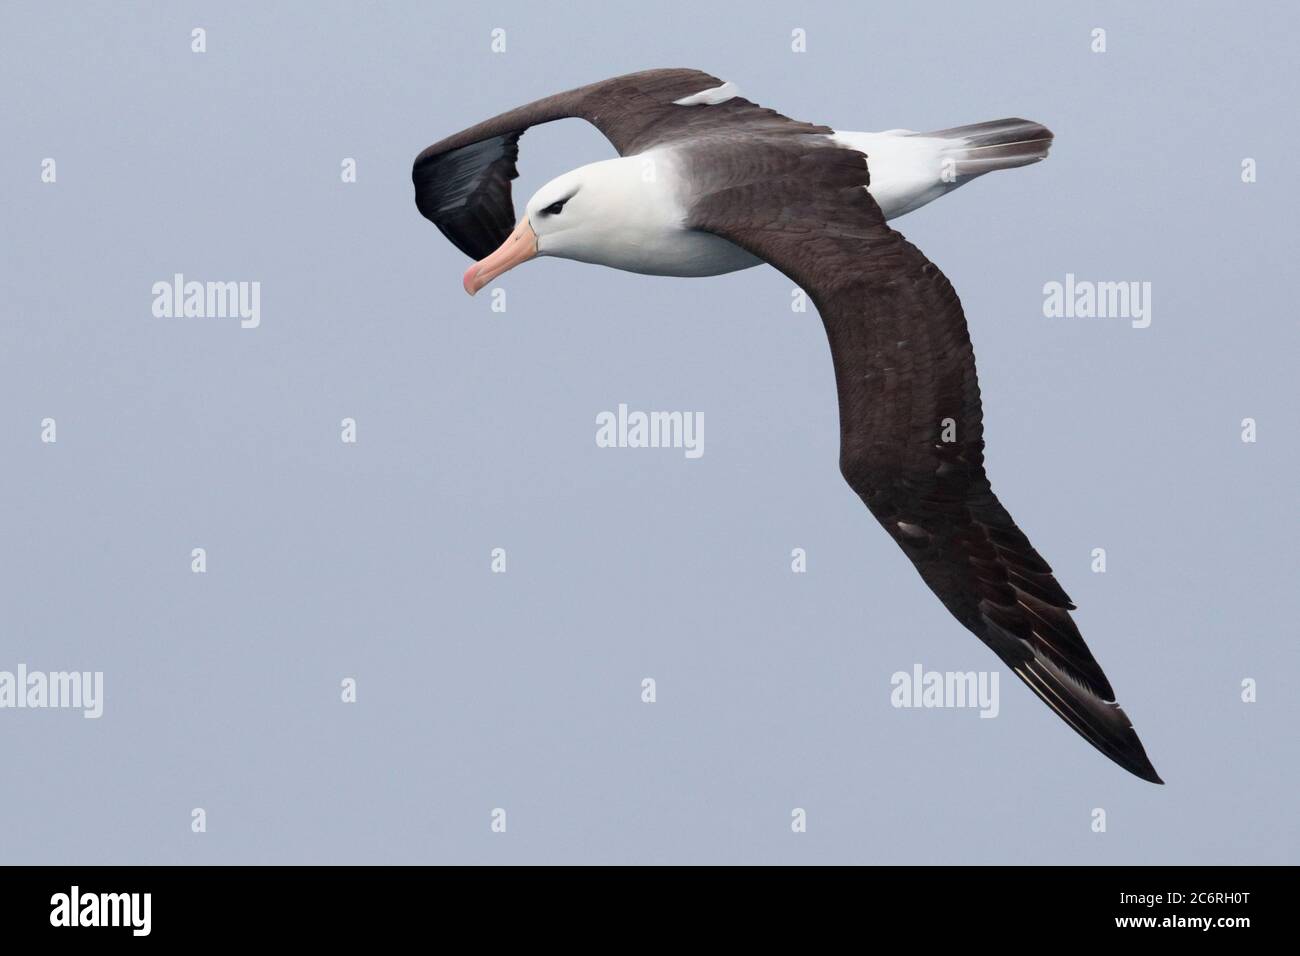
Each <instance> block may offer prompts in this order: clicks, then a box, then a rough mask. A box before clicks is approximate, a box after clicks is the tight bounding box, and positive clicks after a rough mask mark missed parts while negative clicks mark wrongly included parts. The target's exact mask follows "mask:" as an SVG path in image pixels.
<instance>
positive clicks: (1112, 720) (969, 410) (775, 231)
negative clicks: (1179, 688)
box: [690, 137, 1161, 783]
mask: <svg viewBox="0 0 1300 956" xmlns="http://www.w3.org/2000/svg"><path fill="white" fill-rule="evenodd" d="M823 144H824V145H823ZM725 150H726V147H725V145H724V144H721V143H716V144H712V145H703V146H701V153H699V154H698V155H697V156H695V157H693V159H692V162H691V164H690V168H691V170H692V171H693V173H695V174H696V175H695V188H696V195H695V197H694V199H693V201H692V225H694V226H695V227H696V228H699V229H703V230H706V231H708V232H712V233H715V234H717V235H719V236H722V237H724V238H726V239H728V240H730V241H731V242H733V243H735V244H737V245H739V246H741V247H743V248H744V249H746V250H747V251H749V252H751V253H753V254H754V255H757V256H760V257H761V258H763V259H765V260H766V261H768V262H769V263H771V264H772V265H774V266H775V267H776V268H778V269H780V270H781V271H782V272H784V273H785V274H786V275H788V276H789V277H790V278H791V279H793V280H794V281H795V282H797V283H798V284H799V285H800V286H801V287H802V288H803V289H804V290H805V291H806V292H807V293H808V294H809V296H810V297H811V298H812V300H813V301H814V303H816V305H817V309H818V311H819V312H820V313H821V317H822V321H823V323H824V324H825V326H826V333H827V336H828V337H829V339H830V346H831V356H832V360H833V363H834V366H835V378H836V384H837V386H838V390H839V406H840V443H841V450H840V469H841V471H842V472H843V474H844V477H845V479H847V481H848V483H849V486H850V487H852V488H853V490H854V491H856V492H857V493H858V495H859V496H860V497H861V498H862V500H863V502H865V503H866V505H867V507H868V508H869V509H870V510H871V513H872V514H873V515H875V517H876V520H878V521H879V522H880V524H881V525H882V526H883V527H884V529H885V531H887V532H888V533H889V535H890V536H891V537H892V538H893V539H894V540H895V541H896V542H897V543H898V546H899V547H900V548H902V550H903V552H904V553H905V554H906V555H907V556H908V557H909V558H910V559H911V560H912V563H913V564H914V565H916V569H917V570H918V571H919V572H920V573H921V577H922V578H923V579H924V580H925V583H926V584H927V585H929V587H930V589H931V590H932V591H934V593H935V595H936V596H937V597H938V598H939V600H940V601H942V602H943V603H944V606H945V607H947V608H948V610H949V611H951V612H952V614H953V616H954V617H956V618H957V620H959V621H961V623H962V624H964V625H965V626H966V627H967V628H969V629H970V630H971V631H972V632H973V633H974V634H975V635H976V636H977V637H979V638H980V640H982V641H984V643H985V644H987V645H988V646H989V647H991V648H992V649H993V650H994V651H995V652H996V653H997V654H998V656H999V657H1001V658H1002V660H1003V661H1005V662H1006V663H1007V665H1008V666H1009V667H1010V668H1011V669H1012V670H1013V671H1015V673H1016V675H1017V676H1019V677H1020V679H1021V680H1023V681H1024V682H1025V683H1026V684H1028V685H1029V687H1030V689H1032V690H1033V691H1034V693H1036V694H1037V695H1038V696H1039V697H1040V698H1042V699H1043V700H1044V701H1045V702H1046V703H1047V704H1048V705H1049V706H1050V707H1051V708H1052V709H1053V710H1054V711H1056V713H1057V714H1058V715H1060V717H1061V718H1062V719H1064V720H1065V722H1066V723H1068V724H1069V725H1070V726H1071V727H1073V728H1074V729H1075V730H1076V731H1078V733H1079V734H1080V735H1081V736H1083V737H1084V739H1086V740H1087V741H1088V742H1089V743H1091V744H1092V745H1093V746H1094V747H1096V748H1097V749H1098V750H1100V751H1101V752H1102V753H1104V754H1105V755H1106V756H1107V757H1110V758H1111V759H1112V760H1114V761H1115V762H1116V763H1118V764H1119V765H1120V766H1121V767H1124V768H1125V769H1126V770H1129V771H1131V772H1133V773H1134V774H1136V775H1137V776H1139V777H1141V778H1142V779H1144V780H1150V781H1152V782H1154V783H1160V782H1161V781H1160V778H1159V777H1158V776H1157V775H1156V772H1155V769H1154V768H1153V767H1152V766H1151V762H1150V760H1148V759H1147V755H1146V752H1145V751H1144V750H1143V748H1142V743H1141V741H1139V740H1138V737H1137V734H1136V733H1134V731H1133V728H1132V725H1131V724H1130V722H1129V719H1128V717H1127V716H1125V714H1124V711H1123V710H1121V709H1120V707H1119V705H1118V704H1116V703H1115V693H1114V691H1112V690H1111V686H1110V682H1109V681H1107V679H1106V675H1105V674H1104V673H1102V670H1101V667H1100V666H1099V665H1098V664H1097V661H1096V660H1095V659H1094V658H1093V656H1092V654H1091V652H1090V651H1089V650H1088V647H1087V645H1086V644H1085V643H1084V641H1083V638H1082V636H1081V635H1080V634H1079V631H1078V629H1077V628H1076V627H1075V624H1074V621H1073V620H1072V619H1071V617H1070V614H1069V611H1070V610H1071V609H1072V608H1073V607H1074V605H1073V604H1072V603H1071V601H1070V599H1069V597H1068V596H1067V595H1066V593H1065V591H1063V590H1062V589H1061V586H1060V585H1059V584H1058V583H1057V582H1056V579H1055V578H1054V577H1053V576H1052V569H1051V568H1050V567H1049V566H1048V564H1047V562H1046V561H1044V560H1043V559H1042V557H1041V556H1040V555H1039V554H1038V552H1037V551H1035V550H1034V548H1033V546H1032V545H1030V543H1029V540H1028V539H1027V538H1026V537H1025V535H1024V534H1023V533H1022V532H1021V531H1020V529H1019V528H1017V527H1016V524H1015V522H1014V521H1012V519H1011V515H1009V514H1008V513H1007V510H1006V509H1005V508H1003V507H1002V505H1001V504H1000V503H999V502H998V499H997V498H996V497H995V496H994V494H993V491H992V489H991V487H990V485H989V480H988V477H987V476H986V475H985V473H984V439H983V425H982V412H981V408H980V393H979V384H978V382H977V381H976V377H975V356H974V354H973V352H972V350H971V343H970V337H969V335H968V334H967V330H966V319H965V316H964V315H963V314H962V308H961V303H960V302H959V301H958V300H957V294H956V293H955V292H954V291H953V289H952V286H951V285H950V284H949V282H948V280H947V279H946V278H944V276H943V273H941V272H940V271H939V270H938V269H937V268H936V267H935V266H934V265H933V264H932V263H931V262H929V261H928V260H927V259H926V258H925V256H923V255H922V254H921V253H920V252H919V251H917V249H916V248H915V247H913V246H912V245H911V244H910V243H908V242H907V241H906V240H905V239H904V238H903V237H902V236H901V235H899V234H898V233H897V232H895V231H893V230H892V229H890V228H889V227H888V226H886V225H885V221H884V217H883V215H882V214H881V212H880V209H879V207H878V206H877V205H876V204H875V202H874V201H873V200H872V199H871V198H870V196H869V195H868V193H867V192H866V190H865V189H863V188H862V187H863V186H864V185H866V183H867V169H866V162H865V161H864V158H863V156H862V155H861V154H859V153H855V152H853V151H851V150H847V149H842V148H839V147H835V146H832V145H829V144H827V143H826V141H825V140H824V139H821V138H813V137H809V138H807V142H804V143H801V144H798V145H796V144H791V143H789V142H786V141H776V140H774V141H771V142H768V143H765V144H762V145H756V144H754V143H749V144H747V145H746V148H745V151H744V155H740V154H737V153H735V152H734V151H733V153H732V154H731V155H729V156H728V155H724V153H725ZM710 153H711V155H710Z"/></svg>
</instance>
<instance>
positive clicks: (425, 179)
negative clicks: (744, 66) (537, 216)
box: [411, 69, 831, 259]
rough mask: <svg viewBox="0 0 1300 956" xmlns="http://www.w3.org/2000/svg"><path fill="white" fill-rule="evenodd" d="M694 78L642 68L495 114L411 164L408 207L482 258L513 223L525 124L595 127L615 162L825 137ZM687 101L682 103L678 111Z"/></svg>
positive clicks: (714, 82)
mask: <svg viewBox="0 0 1300 956" xmlns="http://www.w3.org/2000/svg"><path fill="white" fill-rule="evenodd" d="M723 86H724V84H723V82H722V80H719V79H718V78H717V77H715V76H710V75H709V74H708V73H703V72H701V71H699V70H685V69H674V70H646V71H644V72H641V73H630V74H628V75H626V76H620V77H615V78H614V79H610V80H603V81H601V82H599V83H593V84H591V85H589V86H583V87H579V88H578V89H575V90H569V91H568V92H566V93H557V94H556V95H554V96H548V97H546V98H544V99H540V100H537V101H536V102H533V103H529V104H528V105H527V106H521V107H519V108H518V109H513V110H510V111H509V112H508V113H502V114H501V115H500V116H496V117H493V118H492V119H490V120H486V121H484V122H482V123H478V124H476V125H474V126H471V127H470V128H469V129H466V130H462V131H461V132H459V133H457V134H455V135H454V136H449V137H447V138H446V139H444V140H441V141H440V142H437V143H434V144H433V145H432V146H430V147H429V148H428V149H426V150H424V151H423V152H422V153H420V155H419V156H417V157H416V159H415V165H414V167H413V169H412V171H411V178H412V180H413V182H414V184H415V204H416V206H417V207H418V208H419V210H420V212H421V214H423V215H424V217H425V218H426V219H429V220H430V221H431V222H433V223H434V225H436V226H437V227H438V228H439V229H440V230H441V231H442V233H443V235H445V236H446V237H447V238H448V239H449V240H451V242H452V243H453V244H454V245H455V246H456V248H458V249H460V250H461V251H462V252H464V253H465V254H466V255H468V256H470V257H472V258H474V259H482V258H484V257H485V256H487V255H488V254H489V253H491V252H492V250H494V249H496V248H497V247H498V246H499V245H500V244H501V243H502V242H504V241H505V239H506V237H507V236H508V235H509V234H510V230H511V229H512V228H514V225H515V221H516V218H515V213H514V204H513V202H512V200H511V195H510V181H511V180H512V179H515V178H516V177H517V176H518V175H519V171H518V169H517V168H516V160H517V159H518V156H519V138H520V137H521V136H522V135H523V134H524V131H525V130H527V129H528V128H529V127H530V126H536V125H538V124H539V123H549V122H551V121H553V120H558V119H566V118H578V119H584V120H586V121H587V122H589V123H591V124H592V125H594V126H595V127H596V128H597V129H599V130H600V131H601V133H603V134H604V136H605V138H606V139H608V140H609V141H610V142H611V143H612V144H613V145H614V148H615V149H617V150H618V152H619V154H620V155H624V156H627V155H632V154H635V153H640V152H643V151H645V150H646V149H649V148H650V147H652V146H655V145H659V144H662V143H666V142H671V141H673V140H676V139H686V138H691V137H694V136H698V135H700V134H701V133H703V132H710V133H722V134H723V135H725V132H726V130H727V129H728V128H734V129H741V128H743V129H745V130H747V131H751V132H762V133H764V134H765V135H766V134H772V135H781V134H786V133H829V132H831V130H830V129H829V128H827V127H823V126H814V125H813V124H811V123H799V122H796V121H795V120H791V119H788V118H786V117H784V116H781V115H780V114H779V113H776V112H773V111H772V110H769V109H764V108H763V107H761V106H757V105H755V104H754V103H751V102H750V101H749V100H746V99H743V98H741V97H740V96H734V95H730V90H727V91H725V92H723V93H722V94H720V95H721V96H726V99H724V100H722V101H720V102H716V103H715V102H712V99H713V98H710V97H703V98H697V96H698V94H700V93H703V92H704V91H706V90H715V89H718V88H720V87H723ZM678 100H687V101H688V102H687V103H678V102H677V101H678Z"/></svg>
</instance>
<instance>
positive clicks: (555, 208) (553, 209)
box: [542, 199, 568, 216]
mask: <svg viewBox="0 0 1300 956" xmlns="http://www.w3.org/2000/svg"><path fill="white" fill-rule="evenodd" d="M566 202H568V200H567V199H561V200H560V201H559V202H553V203H551V204H550V205H549V206H547V207H546V208H545V209H543V210H542V212H544V213H546V215H548V216H558V215H559V214H560V213H561V212H562V211H563V210H564V204H565V203H566Z"/></svg>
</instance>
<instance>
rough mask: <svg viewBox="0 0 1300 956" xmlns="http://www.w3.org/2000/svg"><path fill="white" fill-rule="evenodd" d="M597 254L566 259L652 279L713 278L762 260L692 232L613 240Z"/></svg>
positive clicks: (709, 235)
mask: <svg viewBox="0 0 1300 956" xmlns="http://www.w3.org/2000/svg"><path fill="white" fill-rule="evenodd" d="M599 250H600V251H599V255H598V256H593V257H592V258H585V257H584V256H583V255H582V253H581V252H578V253H570V254H569V257H570V258H574V259H579V260H581V261H585V262H594V263H596V264H598V265H604V266H611V267H613V268H615V269H622V270H623V271H624V272H640V273H642V274H643V275H652V276H717V275H723V274H724V273H727V272H738V271H739V270H741V269H749V268H751V267H753V266H757V265H762V264H763V260H762V259H760V258H758V257H757V256H753V255H750V254H749V253H748V252H746V251H745V250H744V249H742V248H740V247H739V246H737V245H735V244H733V243H731V242H728V241H727V240H726V239H723V238H722V237H721V236H715V235H713V234H712V233H708V232H699V231H697V230H695V229H681V228H673V229H664V230H662V231H661V232H660V233H658V234H657V235H655V236H653V237H650V236H639V237H637V238H636V240H635V241H626V240H624V241H620V237H617V236H613V237H610V238H609V239H607V240H605V241H604V242H602V243H600V245H599Z"/></svg>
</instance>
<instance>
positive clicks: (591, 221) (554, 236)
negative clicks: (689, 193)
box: [463, 156, 681, 295]
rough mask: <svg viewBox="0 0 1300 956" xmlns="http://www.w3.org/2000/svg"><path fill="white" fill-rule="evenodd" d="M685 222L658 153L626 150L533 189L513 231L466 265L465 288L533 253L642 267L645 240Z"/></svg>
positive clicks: (472, 290)
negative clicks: (662, 179)
mask: <svg viewBox="0 0 1300 956" xmlns="http://www.w3.org/2000/svg"><path fill="white" fill-rule="evenodd" d="M680 223H681V215H680V213H679V212H678V211H677V209H676V204H675V203H674V202H672V201H671V199H670V197H669V196H668V195H667V193H666V190H665V189H664V188H663V187H662V186H661V185H660V183H659V180H658V176H657V170H656V169H655V165H654V160H653V158H650V157H645V156H635V157H632V156H629V157H624V158H620V159H609V160H605V161H603V162H599V163H592V164H591V165H589V166H582V167H580V168H578V169H575V170H573V171H572V172H568V173H565V174H564V175H563V176H558V177H556V178H555V179H552V180H551V181H550V182H549V183H547V184H546V185H545V186H543V187H542V188H541V189H539V190H537V192H535V193H534V194H533V197H532V198H531V199H529V200H528V204H527V205H526V206H525V207H524V215H523V218H522V219H520V220H519V224H518V225H517V226H515V229H514V232H512V233H511V234H510V236H509V237H508V238H507V239H506V241H505V242H503V243H501V246H500V247H499V248H498V249H497V250H496V251H495V252H493V253H492V254H491V255H489V256H487V257H486V258H484V259H482V260H480V261H478V262H476V263H474V264H473V265H472V266H470V267H469V268H468V269H467V270H466V271H465V276H464V280H463V284H464V286H465V291H466V292H468V293H469V294H470V295H473V294H474V293H475V292H477V291H478V290H479V289H481V288H483V287H484V286H485V285H487V284H488V283H489V282H491V281H492V280H493V279H495V278H496V277H497V276H499V275H501V274H502V273H504V272H506V271H508V270H510V269H513V268H514V267H515V266H517V265H519V264H520V263H522V262H527V261H528V260H529V259H532V258H534V257H536V256H559V257H560V258H563V259H577V260H578V261H580V262H594V263H597V264H599V265H608V266H613V267H615V268H621V269H628V268H631V269H632V270H633V271H638V270H637V269H636V263H637V261H638V260H639V258H640V257H643V256H644V254H645V250H646V248H647V246H652V245H653V244H654V243H655V242H657V241H660V240H661V239H662V237H663V235H664V232H665V230H671V229H673V228H675V227H678V226H680Z"/></svg>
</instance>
